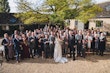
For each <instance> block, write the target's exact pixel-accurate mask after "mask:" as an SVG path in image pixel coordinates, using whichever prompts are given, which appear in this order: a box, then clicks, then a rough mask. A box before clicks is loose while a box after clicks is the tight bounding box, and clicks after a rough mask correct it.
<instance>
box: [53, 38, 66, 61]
mask: <svg viewBox="0 0 110 73" xmlns="http://www.w3.org/2000/svg"><path fill="white" fill-rule="evenodd" d="M61 43H62V41H61V40H60V39H58V38H56V40H55V49H54V61H55V62H58V63H66V62H68V59H67V58H65V57H62V48H61Z"/></svg>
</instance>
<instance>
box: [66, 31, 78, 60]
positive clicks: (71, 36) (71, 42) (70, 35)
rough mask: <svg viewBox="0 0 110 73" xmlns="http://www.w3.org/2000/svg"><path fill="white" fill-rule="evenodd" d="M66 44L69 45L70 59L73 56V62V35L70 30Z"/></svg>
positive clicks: (74, 44)
mask: <svg viewBox="0 0 110 73" xmlns="http://www.w3.org/2000/svg"><path fill="white" fill-rule="evenodd" d="M68 43H69V49H70V58H71V57H72V55H73V60H75V46H76V43H75V35H74V34H73V32H72V31H71V30H70V31H69V36H68ZM72 52H73V53H72Z"/></svg>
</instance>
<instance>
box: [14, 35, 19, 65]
mask: <svg viewBox="0 0 110 73" xmlns="http://www.w3.org/2000/svg"><path fill="white" fill-rule="evenodd" d="M13 43H14V49H15V53H16V61H17V63H19V61H20V60H19V54H20V49H21V44H20V41H19V35H17V34H16V35H15V38H14V40H13Z"/></svg>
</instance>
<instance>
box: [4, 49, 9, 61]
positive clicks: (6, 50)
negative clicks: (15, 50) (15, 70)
mask: <svg viewBox="0 0 110 73" xmlns="http://www.w3.org/2000/svg"><path fill="white" fill-rule="evenodd" d="M8 51H9V50H8V48H5V59H6V60H7V61H8V60H9V54H8Z"/></svg>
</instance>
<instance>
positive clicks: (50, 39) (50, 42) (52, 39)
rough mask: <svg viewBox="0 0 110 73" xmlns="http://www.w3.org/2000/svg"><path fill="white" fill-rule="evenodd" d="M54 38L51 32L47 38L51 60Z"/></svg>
mask: <svg viewBox="0 0 110 73" xmlns="http://www.w3.org/2000/svg"><path fill="white" fill-rule="evenodd" d="M54 42H55V36H54V33H53V32H51V35H50V36H49V47H50V56H51V58H53V54H54V46H55V43H54Z"/></svg>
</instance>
